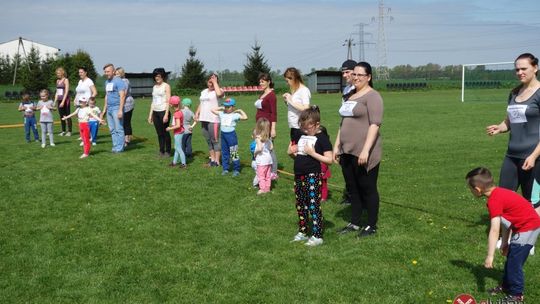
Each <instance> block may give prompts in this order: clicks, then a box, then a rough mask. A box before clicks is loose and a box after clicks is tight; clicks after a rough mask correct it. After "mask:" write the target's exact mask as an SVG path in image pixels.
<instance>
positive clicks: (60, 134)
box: [58, 132, 66, 136]
mask: <svg viewBox="0 0 540 304" xmlns="http://www.w3.org/2000/svg"><path fill="white" fill-rule="evenodd" d="M64 135H66V133H64V132H60V133H59V134H58V136H64Z"/></svg>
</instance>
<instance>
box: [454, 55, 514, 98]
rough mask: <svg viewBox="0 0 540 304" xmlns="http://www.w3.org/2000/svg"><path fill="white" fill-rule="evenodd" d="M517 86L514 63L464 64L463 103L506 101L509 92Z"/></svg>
mask: <svg viewBox="0 0 540 304" xmlns="http://www.w3.org/2000/svg"><path fill="white" fill-rule="evenodd" d="M516 85H517V82H516V77H515V73H514V62H513V61H508V62H492V63H471V64H464V65H463V68H462V72H461V102H465V100H467V101H506V98H507V97H508V92H509V91H508V90H509V89H510V88H512V87H514V86H516Z"/></svg>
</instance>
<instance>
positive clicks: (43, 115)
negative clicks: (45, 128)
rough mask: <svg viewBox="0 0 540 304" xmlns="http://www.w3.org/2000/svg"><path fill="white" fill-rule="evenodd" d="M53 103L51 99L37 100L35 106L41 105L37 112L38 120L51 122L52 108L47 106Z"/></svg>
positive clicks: (51, 105)
mask: <svg viewBox="0 0 540 304" xmlns="http://www.w3.org/2000/svg"><path fill="white" fill-rule="evenodd" d="M53 105H54V103H53V101H52V100H47V101H41V100H40V101H39V102H38V104H37V107H38V108H39V107H42V108H41V111H40V114H39V122H53V115H52V110H51V109H49V108H48V107H51V108H52V107H53Z"/></svg>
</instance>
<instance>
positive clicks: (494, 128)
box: [486, 125, 503, 136]
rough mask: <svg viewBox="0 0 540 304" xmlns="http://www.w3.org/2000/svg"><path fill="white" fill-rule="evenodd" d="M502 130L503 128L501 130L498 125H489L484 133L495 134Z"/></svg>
mask: <svg viewBox="0 0 540 304" xmlns="http://www.w3.org/2000/svg"><path fill="white" fill-rule="evenodd" d="M502 132H503V130H501V127H500V125H491V126H487V127H486V133H487V135H489V136H493V135H497V134H499V133H502Z"/></svg>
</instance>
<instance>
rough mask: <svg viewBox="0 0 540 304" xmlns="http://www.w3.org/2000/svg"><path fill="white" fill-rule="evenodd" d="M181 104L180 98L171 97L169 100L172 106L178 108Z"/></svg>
mask: <svg viewBox="0 0 540 304" xmlns="http://www.w3.org/2000/svg"><path fill="white" fill-rule="evenodd" d="M179 103H180V97H178V96H171V99H169V104H170V105H171V106H177V105H178V104H179Z"/></svg>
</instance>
